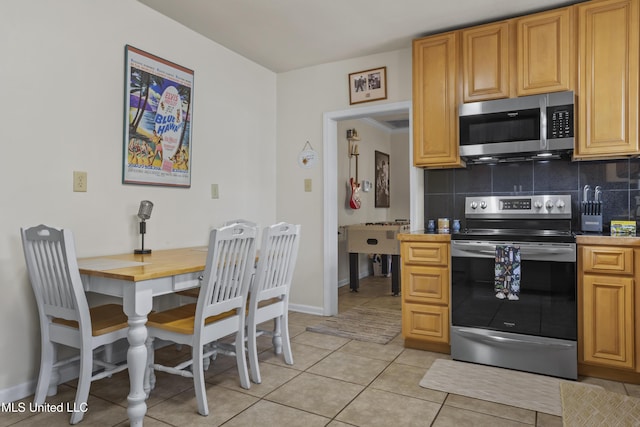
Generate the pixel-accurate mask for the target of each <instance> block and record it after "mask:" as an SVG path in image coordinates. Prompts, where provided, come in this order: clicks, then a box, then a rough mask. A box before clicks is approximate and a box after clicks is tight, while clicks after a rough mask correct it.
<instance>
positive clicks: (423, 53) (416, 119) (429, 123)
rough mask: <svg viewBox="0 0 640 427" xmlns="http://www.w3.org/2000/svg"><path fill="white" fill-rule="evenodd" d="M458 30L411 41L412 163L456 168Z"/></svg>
mask: <svg viewBox="0 0 640 427" xmlns="http://www.w3.org/2000/svg"><path fill="white" fill-rule="evenodd" d="M458 55H459V48H458V33H457V32H450V33H445V34H439V35H437V36H431V37H425V38H422V39H418V40H414V41H413V162H414V165H416V166H421V167H459V166H461V165H463V163H461V161H460V155H459V150H458V89H457V86H458V62H459V60H458Z"/></svg>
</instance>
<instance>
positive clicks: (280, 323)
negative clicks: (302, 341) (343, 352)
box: [247, 222, 300, 384]
mask: <svg viewBox="0 0 640 427" xmlns="http://www.w3.org/2000/svg"><path fill="white" fill-rule="evenodd" d="M299 241H300V225H293V224H287V223H284V222H281V223H279V224H274V225H272V226H270V227H266V228H265V229H264V231H263V235H262V243H261V247H260V257H259V259H258V266H257V269H256V274H255V277H254V280H253V284H252V286H251V294H250V297H249V313H248V316H247V337H248V352H249V366H250V369H251V380H252V381H253V382H255V383H257V384H259V383H260V382H261V381H262V379H261V377H260V368H259V366H258V349H257V344H256V337H257V336H258V335H260V334H263V333H266V334H269V335H271V336H272V337H273V338H272V342H273V347H274V351H275V353H276V354H281V353H282V352H283V351H284V360H285V362H286V363H287V364H289V365H292V364H293V355H292V354H291V342H290V338H289V316H288V312H289V290H290V288H291V280H292V277H293V270H294V268H295V265H296V259H297V256H298V246H299ZM271 319H273V321H274V322H273V330H272V331H264V330H258V329H257V326H258V325H259V324H261V323H263V322H266V321H268V320H271Z"/></svg>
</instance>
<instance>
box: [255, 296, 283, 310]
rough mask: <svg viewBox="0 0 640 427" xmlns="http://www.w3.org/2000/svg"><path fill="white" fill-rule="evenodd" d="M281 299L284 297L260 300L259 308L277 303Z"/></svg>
mask: <svg viewBox="0 0 640 427" xmlns="http://www.w3.org/2000/svg"><path fill="white" fill-rule="evenodd" d="M280 301H282V299H281V298H278V297H273V298H269V299H265V300H262V301H258V308H262V307H266V306H268V305H271V304H275V303H277V302H280Z"/></svg>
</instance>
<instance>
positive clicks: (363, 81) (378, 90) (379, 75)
mask: <svg viewBox="0 0 640 427" xmlns="http://www.w3.org/2000/svg"><path fill="white" fill-rule="evenodd" d="M379 99H387V67H380V68H374V69H372V70H365V71H359V72H357V73H351V74H349V104H359V103H361V102H370V101H377V100H379Z"/></svg>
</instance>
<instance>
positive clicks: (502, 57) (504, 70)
mask: <svg viewBox="0 0 640 427" xmlns="http://www.w3.org/2000/svg"><path fill="white" fill-rule="evenodd" d="M509 28H510V25H509V22H507V21H503V22H498V23H494V24H487V25H481V26H479V27H473V28H469V29H466V30H462V31H461V35H462V70H463V71H462V72H463V77H462V81H463V100H464V102H475V101H485V100H488V99H499V98H508V97H509V94H510V90H509V81H510V79H509V68H510V67H509V46H510V37H509Z"/></svg>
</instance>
